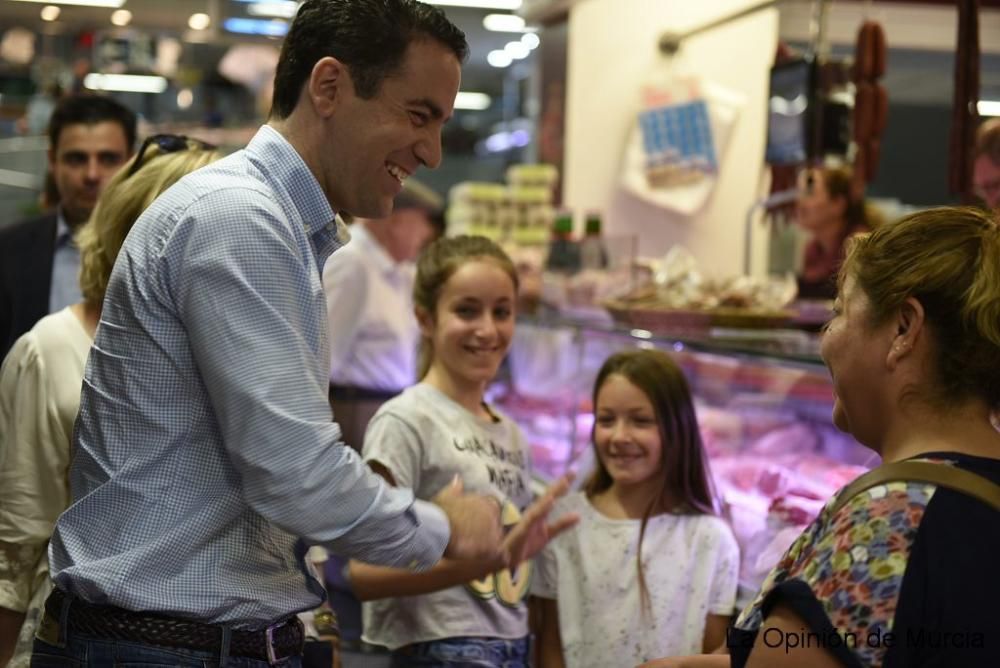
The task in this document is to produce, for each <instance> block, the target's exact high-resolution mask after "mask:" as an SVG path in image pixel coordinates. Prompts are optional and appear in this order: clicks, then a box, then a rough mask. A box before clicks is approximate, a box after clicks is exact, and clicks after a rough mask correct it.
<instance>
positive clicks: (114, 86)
mask: <svg viewBox="0 0 1000 668" xmlns="http://www.w3.org/2000/svg"><path fill="white" fill-rule="evenodd" d="M83 85H84V86H85V87H87V88H89V89H90V90H114V91H122V92H125V93H162V92H163V91H165V90H166V89H167V80H166V79H164V78H163V77H159V76H149V75H145V74H97V73H96V72H91V73H90V74H88V75H87V76H85V77H84V78H83Z"/></svg>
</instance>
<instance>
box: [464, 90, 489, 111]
mask: <svg viewBox="0 0 1000 668" xmlns="http://www.w3.org/2000/svg"><path fill="white" fill-rule="evenodd" d="M492 101H493V100H492V99H490V96H489V95H487V94H486V93H471V92H467V91H460V92H459V93H458V95H456V96H455V108H456V109H467V110H471V111H482V110H483V109H489V108H490V103H491V102H492Z"/></svg>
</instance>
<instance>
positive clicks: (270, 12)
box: [247, 0, 299, 19]
mask: <svg viewBox="0 0 1000 668" xmlns="http://www.w3.org/2000/svg"><path fill="white" fill-rule="evenodd" d="M297 11H299V3H297V2H295V0H278V1H277V2H254V3H252V4H251V5H249V6H248V7H247V14H249V15H250V16H269V17H274V18H280V19H290V18H293V17H294V16H295V12H297Z"/></svg>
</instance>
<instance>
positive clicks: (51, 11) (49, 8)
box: [41, 5, 62, 21]
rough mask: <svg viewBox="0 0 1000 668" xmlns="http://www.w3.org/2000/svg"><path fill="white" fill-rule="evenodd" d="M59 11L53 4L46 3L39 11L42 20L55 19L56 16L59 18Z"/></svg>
mask: <svg viewBox="0 0 1000 668" xmlns="http://www.w3.org/2000/svg"><path fill="white" fill-rule="evenodd" d="M61 11H62V10H61V9H59V8H58V7H56V6H55V5H46V6H44V7H42V13H41V16H42V20H43V21H55V20H56V19H57V18H59V13H60V12H61Z"/></svg>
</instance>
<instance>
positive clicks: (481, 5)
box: [425, 0, 521, 10]
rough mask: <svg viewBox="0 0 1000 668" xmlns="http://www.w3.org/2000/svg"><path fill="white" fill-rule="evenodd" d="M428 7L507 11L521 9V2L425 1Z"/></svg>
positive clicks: (493, 0)
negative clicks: (440, 6) (439, 6)
mask: <svg viewBox="0 0 1000 668" xmlns="http://www.w3.org/2000/svg"><path fill="white" fill-rule="evenodd" d="M425 1H426V2H427V4H428V5H442V6H444V7H473V8H475V9H509V10H515V9H520V8H521V0H425Z"/></svg>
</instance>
